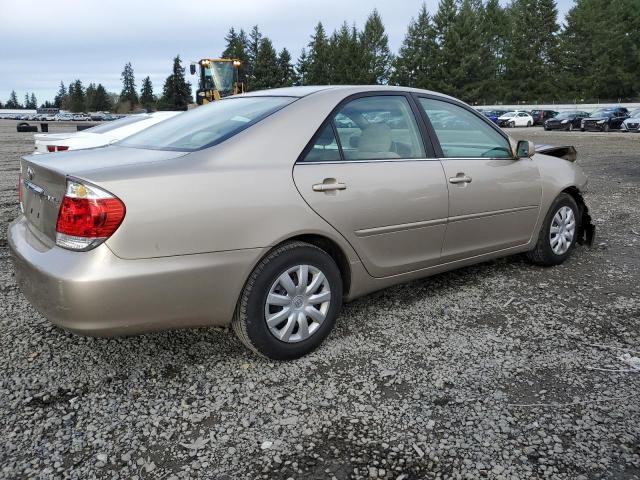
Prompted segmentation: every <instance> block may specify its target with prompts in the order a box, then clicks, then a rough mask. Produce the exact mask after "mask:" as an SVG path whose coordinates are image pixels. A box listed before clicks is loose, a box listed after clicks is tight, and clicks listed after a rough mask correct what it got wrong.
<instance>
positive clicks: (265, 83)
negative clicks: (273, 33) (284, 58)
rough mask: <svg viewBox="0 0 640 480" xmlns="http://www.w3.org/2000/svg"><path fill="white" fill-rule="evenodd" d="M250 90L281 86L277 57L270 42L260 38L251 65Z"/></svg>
mask: <svg viewBox="0 0 640 480" xmlns="http://www.w3.org/2000/svg"><path fill="white" fill-rule="evenodd" d="M253 77H254V78H253V81H252V83H251V85H252V86H251V89H252V90H263V89H266V88H274V87H279V86H280V85H281V83H280V79H281V71H280V68H279V65H278V56H277V55H276V51H275V49H274V48H273V44H272V43H271V40H269V39H268V38H266V37H265V38H262V39H261V40H260V47H259V48H258V55H257V56H256V60H255V63H254V64H253Z"/></svg>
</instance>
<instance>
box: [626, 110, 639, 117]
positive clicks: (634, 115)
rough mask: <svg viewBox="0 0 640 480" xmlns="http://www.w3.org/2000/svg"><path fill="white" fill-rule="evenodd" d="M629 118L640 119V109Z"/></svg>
mask: <svg viewBox="0 0 640 480" xmlns="http://www.w3.org/2000/svg"><path fill="white" fill-rule="evenodd" d="M629 116H630V117H631V118H640V108H639V109H637V110H634V111H632V112H631V113H630V114H629Z"/></svg>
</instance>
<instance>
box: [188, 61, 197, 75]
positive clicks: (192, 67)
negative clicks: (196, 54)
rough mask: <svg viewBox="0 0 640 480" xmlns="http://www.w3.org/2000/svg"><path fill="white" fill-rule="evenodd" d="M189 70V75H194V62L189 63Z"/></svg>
mask: <svg viewBox="0 0 640 480" xmlns="http://www.w3.org/2000/svg"><path fill="white" fill-rule="evenodd" d="M189 71H190V72H191V75H195V74H196V66H195V64H193V63H192V64H191V65H189Z"/></svg>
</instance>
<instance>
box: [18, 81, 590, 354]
mask: <svg viewBox="0 0 640 480" xmlns="http://www.w3.org/2000/svg"><path fill="white" fill-rule="evenodd" d="M442 114H446V116H448V117H457V118H458V120H459V121H458V122H457V123H458V125H466V129H465V130H464V131H461V130H459V129H458V128H456V129H450V128H448V127H447V126H446V125H445V126H443V127H438V128H435V127H432V128H427V126H428V125H429V123H430V118H431V117H432V116H438V115H442ZM339 115H341V116H344V117H347V118H349V119H350V120H351V121H352V122H353V124H354V125H355V127H354V126H353V125H351V124H349V123H347V124H346V125H344V124H343V125H344V126H341V127H338V126H337V125H336V124H335V121H334V120H335V118H336V117H338V116H339ZM399 116H401V117H403V119H404V122H403V124H404V125H405V127H403V128H391V127H390V126H389V125H388V124H387V121H389V120H391V119H395V118H397V117H399ZM368 118H377V119H381V120H380V121H376V122H373V121H370V120H367V119H368ZM350 138H357V139H358V140H357V142H353V143H352V142H351V141H350ZM353 145H357V146H353ZM544 151H545V152H547V153H549V154H550V155H545V154H542V153H537V152H536V151H535V149H534V146H533V144H532V143H531V142H529V141H524V140H523V141H520V142H515V141H513V140H511V139H510V138H509V136H508V135H507V134H506V133H504V132H503V131H502V130H501V129H499V128H498V127H497V126H496V125H494V124H492V123H491V122H490V121H489V120H487V119H486V118H485V117H484V116H482V115H481V114H480V113H478V112H476V111H475V110H474V109H472V108H471V107H469V106H468V105H466V104H464V103H462V102H460V101H457V100H455V99H453V98H451V97H448V96H445V95H440V94H437V93H433V92H428V91H424V90H418V89H408V88H401V87H388V86H358V87H353V86H351V87H350V86H331V87H329V86H322V87H293V88H284V89H272V90H268V91H255V92H250V93H247V94H245V95H242V96H235V97H227V98H225V99H223V100H220V101H216V102H212V103H209V104H207V105H205V106H201V107H198V108H197V109H193V110H189V111H187V112H185V113H183V114H181V115H177V116H175V117H173V118H170V119H168V120H166V121H164V122H161V123H159V124H157V125H154V126H152V127H149V128H147V129H146V130H143V131H141V132H139V133H137V134H135V135H132V136H131V137H128V138H127V139H125V140H123V141H121V142H119V143H118V144H116V145H111V146H108V147H106V148H98V149H91V150H84V151H75V152H66V153H62V154H59V155H57V156H56V158H55V161H52V159H51V157H50V156H42V155H41V156H26V157H24V158H22V160H21V162H20V168H21V170H20V171H21V175H22V179H23V180H22V182H21V186H20V195H21V197H20V198H21V209H22V212H23V213H22V214H21V215H20V216H19V217H18V218H17V219H16V220H15V221H14V222H13V223H12V224H11V225H10V226H9V229H8V244H9V247H10V250H11V252H12V257H13V259H14V262H15V272H16V281H17V283H18V285H19V286H20V287H21V289H22V291H23V292H24V294H25V295H26V297H27V298H28V299H29V300H30V301H31V302H32V303H33V304H34V305H35V306H36V308H37V309H38V310H39V311H40V312H42V313H43V314H44V315H45V316H46V317H47V318H49V319H50V320H51V321H52V322H54V323H55V324H57V325H60V326H62V327H64V328H65V329H68V330H71V331H75V332H79V333H83V334H89V335H123V334H133V333H140V332H145V331H150V330H161V329H167V328H178V327H179V328H184V327H194V326H202V325H229V324H231V325H232V326H233V328H234V330H235V332H236V333H237V334H238V336H239V337H240V339H241V340H242V341H243V342H244V343H245V344H246V345H247V346H248V347H249V348H251V349H252V350H254V351H256V352H258V353H260V354H262V355H264V356H267V357H270V358H274V359H291V358H296V357H299V356H301V355H304V354H306V353H308V352H310V351H311V350H313V349H314V348H316V347H317V346H318V345H320V343H321V342H322V341H323V340H324V339H325V338H326V337H327V335H328V334H329V332H330V331H331V330H332V328H333V326H334V323H335V321H336V317H337V315H338V313H339V311H340V307H341V305H342V303H343V302H344V301H349V300H352V299H354V298H357V297H360V296H362V295H365V294H367V293H369V292H372V291H375V290H379V289H381V288H384V287H386V286H389V285H393V284H396V283H399V282H403V281H408V280H412V279H416V278H420V277H425V276H428V275H432V274H435V273H438V272H442V271H445V270H450V269H453V268H458V267H462V266H465V265H469V264H473V263H477V262H481V261H485V260H489V259H493V258H496V257H501V256H505V255H510V254H516V253H520V252H528V257H529V259H530V260H531V261H533V262H535V263H537V264H541V265H557V264H560V263H562V262H563V261H565V260H566V259H567V258H568V257H569V256H570V255H571V252H572V249H573V248H574V245H575V244H576V242H587V243H589V242H591V241H592V240H593V232H594V227H593V225H592V224H591V221H590V218H589V215H588V210H587V207H586V206H585V204H584V201H583V199H582V196H581V194H580V192H581V190H582V189H583V187H584V186H585V184H586V181H587V180H586V177H585V175H584V173H583V172H582V170H581V168H580V167H579V166H578V165H577V164H576V163H574V162H573V161H571V159H575V149H573V148H572V147H563V148H560V149H554V148H551V149H545V150H544ZM561 151H562V152H564V153H559V152H561ZM551 155H555V156H551ZM560 157H562V158H560ZM424 159H430V161H423V160H424ZM388 160H392V161H388ZM416 160H419V161H416ZM472 180H473V182H472ZM373 207H375V208H373Z"/></svg>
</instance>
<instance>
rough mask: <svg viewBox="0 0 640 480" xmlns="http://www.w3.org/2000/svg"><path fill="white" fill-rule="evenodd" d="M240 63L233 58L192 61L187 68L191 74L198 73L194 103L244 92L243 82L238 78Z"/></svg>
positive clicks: (207, 101) (199, 103)
mask: <svg viewBox="0 0 640 480" xmlns="http://www.w3.org/2000/svg"><path fill="white" fill-rule="evenodd" d="M196 65H197V66H198V67H199V68H196ZM240 65H241V63H240V60H238V59H235V58H203V59H202V60H200V61H199V62H197V63H196V62H193V63H192V64H191V65H190V68H189V70H190V72H191V75H195V74H196V71H198V74H199V78H198V90H196V103H197V104H198V105H203V104H205V103H209V102H213V101H214V100H220V99H221V98H224V97H228V96H230V95H238V94H239V93H244V84H243V83H242V82H240V81H239V78H238V69H239V68H240Z"/></svg>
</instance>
